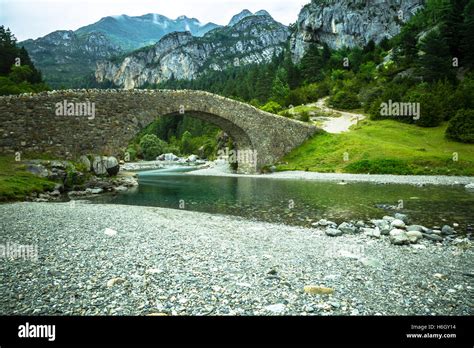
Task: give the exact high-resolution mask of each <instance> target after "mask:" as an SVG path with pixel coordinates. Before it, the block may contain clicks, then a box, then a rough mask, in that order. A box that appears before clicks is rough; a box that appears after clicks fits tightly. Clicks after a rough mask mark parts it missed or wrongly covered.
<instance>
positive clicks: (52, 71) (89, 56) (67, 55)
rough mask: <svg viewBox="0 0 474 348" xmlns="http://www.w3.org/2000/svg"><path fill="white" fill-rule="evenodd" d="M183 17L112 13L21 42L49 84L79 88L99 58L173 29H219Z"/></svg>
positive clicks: (199, 31)
mask: <svg viewBox="0 0 474 348" xmlns="http://www.w3.org/2000/svg"><path fill="white" fill-rule="evenodd" d="M218 27H219V26H218V25H216V24H214V23H207V24H202V23H200V22H199V21H198V20H197V19H195V18H188V17H186V16H181V17H178V18H177V19H175V20H171V19H169V18H167V17H165V16H161V15H158V14H147V15H144V16H140V17H129V16H125V15H122V16H114V17H105V18H102V19H101V20H100V21H98V22H96V23H94V24H91V25H88V26H85V27H82V28H80V29H78V30H76V31H64V30H60V31H55V32H53V33H51V34H48V35H46V36H44V37H41V38H38V39H36V40H26V41H23V42H20V43H19V45H20V46H24V47H25V48H26V50H27V51H28V52H29V54H30V57H31V58H32V60H33V62H34V63H35V66H36V67H38V68H39V69H40V70H41V71H42V72H43V76H44V78H45V80H46V81H47V82H48V83H49V84H50V85H51V86H52V87H55V88H57V87H61V86H66V87H78V86H81V85H83V84H84V77H85V76H87V75H90V74H92V73H93V72H94V70H95V67H96V64H97V62H98V61H99V60H103V59H108V58H111V57H114V56H117V55H120V54H124V53H126V52H130V51H133V50H135V49H137V48H141V47H143V46H146V45H151V44H154V43H156V42H157V41H159V40H160V39H161V38H162V37H163V36H165V35H167V34H169V33H171V32H176V31H182V32H184V31H187V32H190V33H191V34H192V35H195V36H203V35H204V34H206V33H207V32H208V31H210V30H213V29H215V28H218Z"/></svg>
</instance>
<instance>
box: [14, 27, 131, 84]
mask: <svg viewBox="0 0 474 348" xmlns="http://www.w3.org/2000/svg"><path fill="white" fill-rule="evenodd" d="M20 45H21V46H24V47H25V48H26V50H27V51H28V53H29V55H30V57H31V59H32V60H33V62H34V64H35V66H36V67H38V68H39V69H40V70H41V71H42V73H43V77H44V78H45V80H46V82H48V84H49V85H51V86H52V87H60V86H77V85H79V84H80V83H81V81H82V78H83V77H84V76H85V75H87V74H90V72H91V71H93V67H94V66H95V64H96V62H97V61H99V60H101V59H107V58H110V57H113V56H115V55H117V54H120V53H121V52H123V50H122V48H121V47H119V46H117V45H115V44H113V43H112V42H111V41H110V40H109V39H108V38H107V37H106V36H105V35H104V34H102V33H98V32H93V33H89V34H84V35H78V34H76V33H75V32H74V31H66V30H59V31H55V32H52V33H51V34H48V35H46V36H44V37H42V38H40V39H37V40H27V41H23V42H22V43H20Z"/></svg>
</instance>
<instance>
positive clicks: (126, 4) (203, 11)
mask: <svg viewBox="0 0 474 348" xmlns="http://www.w3.org/2000/svg"><path fill="white" fill-rule="evenodd" d="M309 2H310V0H0V25H4V26H5V27H9V28H10V29H11V31H12V32H13V34H14V35H15V36H16V38H17V39H18V40H19V41H23V40H26V39H36V38H38V37H41V36H44V35H46V34H49V33H50V32H53V31H55V30H76V29H78V28H80V27H82V26H85V25H87V24H92V23H94V22H97V21H98V20H99V19H101V18H103V17H106V16H113V15H121V14H126V15H129V16H140V15H144V14H147V13H157V14H161V15H164V16H166V17H169V18H171V19H175V18H177V17H179V16H181V15H185V16H187V17H190V18H192V17H194V18H197V19H199V20H200V21H201V22H202V23H207V22H214V23H216V24H221V25H225V24H227V23H228V22H229V21H230V19H231V18H232V16H233V15H234V14H237V13H239V12H240V11H242V10H243V9H249V10H250V11H252V12H256V11H258V10H261V9H265V10H267V11H268V12H269V13H270V14H271V15H272V16H273V18H275V19H276V20H277V21H279V22H281V23H283V24H286V25H288V24H290V23H293V22H296V20H297V18H298V13H299V11H300V10H301V8H302V7H303V5H305V4H307V3H309Z"/></svg>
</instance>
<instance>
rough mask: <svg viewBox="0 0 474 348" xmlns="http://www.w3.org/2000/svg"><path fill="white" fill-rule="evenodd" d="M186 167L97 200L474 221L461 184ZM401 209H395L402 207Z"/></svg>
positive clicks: (309, 215) (261, 214) (280, 213)
mask: <svg viewBox="0 0 474 348" xmlns="http://www.w3.org/2000/svg"><path fill="white" fill-rule="evenodd" d="M186 170H187V169H184V168H182V169H172V170H155V171H147V172H141V173H139V183H140V185H139V187H138V188H136V190H133V191H129V192H125V193H120V194H117V195H103V196H100V197H96V198H94V199H93V203H109V204H110V203H112V204H127V205H141V206H156V207H165V208H173V209H184V210H191V211H200V212H207V213H213V214H227V215H236V216H242V217H245V218H249V219H255V220H260V221H269V222H281V223H285V224H290V225H300V226H310V225H311V223H312V222H316V221H318V220H319V219H321V218H325V219H328V220H332V221H335V222H337V223H340V222H342V221H349V220H365V221H367V220H369V219H374V218H382V217H383V216H384V215H393V214H394V213H396V212H400V213H404V214H408V215H409V217H410V218H411V220H412V223H415V224H420V225H424V226H427V227H430V228H431V227H433V226H442V225H444V224H449V225H451V224H452V223H458V224H459V225H460V226H459V228H457V230H458V231H459V232H465V231H466V228H467V226H468V225H473V224H474V213H473V212H474V193H473V192H469V191H467V190H466V189H465V188H464V187H463V186H435V185H427V186H423V187H418V186H414V185H402V184H384V185H381V184H373V183H347V184H344V185H341V184H339V183H336V182H321V181H303V180H278V179H271V178H264V177H263V178H248V177H214V176H209V177H208V176H193V175H185V174H184V173H182V172H181V171H186ZM400 203H402V204H403V207H402V208H401V209H393V208H390V206H392V207H398V206H400Z"/></svg>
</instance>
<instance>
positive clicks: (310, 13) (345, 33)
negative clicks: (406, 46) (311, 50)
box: [290, 0, 425, 62]
mask: <svg viewBox="0 0 474 348" xmlns="http://www.w3.org/2000/svg"><path fill="white" fill-rule="evenodd" d="M424 3H425V0H312V1H311V3H309V4H308V5H306V6H305V7H303V9H302V10H301V12H300V14H299V17H298V21H297V22H296V28H295V31H294V32H293V33H292V36H291V40H290V47H291V50H292V57H293V60H294V61H295V62H299V61H300V60H301V58H302V57H303V56H304V54H305V52H306V50H307V49H308V47H309V46H310V45H311V44H312V43H316V44H322V43H326V44H327V45H328V46H329V47H330V48H333V49H338V48H341V47H344V46H346V47H355V46H359V47H363V46H365V45H366V44H367V43H368V42H369V41H370V40H373V41H374V42H375V43H379V42H380V41H382V40H383V39H384V38H391V37H393V36H395V35H397V34H398V33H399V32H400V27H401V25H402V24H403V23H404V22H406V21H407V20H408V19H410V18H411V17H412V16H413V15H414V14H415V13H416V11H417V10H419V9H420V8H421V7H422V6H423V5H424Z"/></svg>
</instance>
